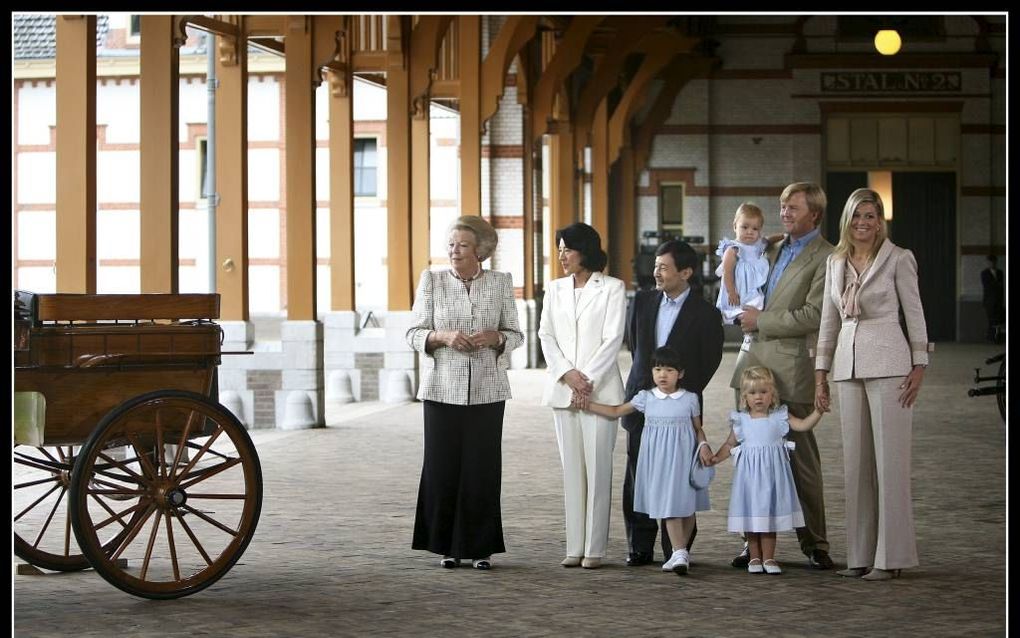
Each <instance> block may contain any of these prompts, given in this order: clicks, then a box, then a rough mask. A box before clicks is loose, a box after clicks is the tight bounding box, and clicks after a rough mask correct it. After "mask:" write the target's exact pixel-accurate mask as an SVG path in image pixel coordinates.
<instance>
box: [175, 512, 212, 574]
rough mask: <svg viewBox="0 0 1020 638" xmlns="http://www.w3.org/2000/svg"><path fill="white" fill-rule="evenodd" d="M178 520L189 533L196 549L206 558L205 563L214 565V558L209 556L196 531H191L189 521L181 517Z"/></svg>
mask: <svg viewBox="0 0 1020 638" xmlns="http://www.w3.org/2000/svg"><path fill="white" fill-rule="evenodd" d="M177 520H178V521H179V522H180V524H181V527H183V528H184V531H185V533H187V535H188V538H190V539H191V542H192V544H193V545H194V546H195V549H197V550H198V553H199V554H201V555H202V558H203V559H205V564H206V565H212V559H211V558H209V554H207V553H206V551H205V548H204V547H202V543H200V542H199V541H198V538H197V537H196V536H195V532H193V531H191V526H190V525H188V522H187V521H186V520H184V519H183V518H180V517H178V518H177Z"/></svg>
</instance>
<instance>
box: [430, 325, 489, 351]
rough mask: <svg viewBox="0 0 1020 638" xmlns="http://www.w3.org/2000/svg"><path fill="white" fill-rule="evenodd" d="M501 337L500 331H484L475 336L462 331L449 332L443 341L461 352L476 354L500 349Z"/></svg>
mask: <svg viewBox="0 0 1020 638" xmlns="http://www.w3.org/2000/svg"><path fill="white" fill-rule="evenodd" d="M499 335H500V333H499V331H498V330H482V331H481V332H476V333H474V334H468V333H466V332H464V331H462V330H447V331H446V332H443V333H442V337H441V341H442V342H443V343H444V344H446V345H447V346H449V347H451V348H453V349H454V350H457V351H459V352H474V351H475V350H480V349H482V348H486V347H492V348H496V347H499V342H500V336H499Z"/></svg>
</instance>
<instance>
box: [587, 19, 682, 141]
mask: <svg viewBox="0 0 1020 638" xmlns="http://www.w3.org/2000/svg"><path fill="white" fill-rule="evenodd" d="M667 19H668V16H640V17H635V16H623V17H619V18H616V21H617V23H618V24H619V25H620V26H619V30H618V31H617V33H616V35H615V36H614V37H613V40H612V42H611V43H610V45H609V47H608V50H607V51H606V54H605V55H604V56H603V57H602V59H601V60H599V61H598V64H597V65H596V67H595V73H594V74H593V75H592V77H591V79H590V80H589V81H588V83H587V84H586V85H585V87H584V89H583V90H582V91H581V95H580V97H579V98H578V100H577V109H576V110H575V113H574V123H575V126H576V129H577V130H578V131H588V130H591V122H592V118H593V117H594V116H595V111H596V109H597V108H598V107H599V105H600V104H602V101H603V100H605V98H606V96H607V95H608V94H609V91H611V90H612V89H613V87H615V86H617V84H618V83H619V81H620V80H619V76H620V72H621V71H622V70H623V64H624V62H625V61H626V60H627V56H629V55H630V54H631V53H633V52H634V51H635V50H637V49H638V47H639V46H641V45H642V43H644V42H645V41H646V40H662V39H664V38H666V37H668V36H666V35H665V34H662V33H659V32H656V31H655V29H656V28H658V27H660V26H662V25H663V24H665V22H666V21H667ZM576 143H577V145H578V146H579V147H583V146H586V145H587V144H589V143H590V140H589V139H588V138H586V137H585V136H582V135H578V136H577V141H576Z"/></svg>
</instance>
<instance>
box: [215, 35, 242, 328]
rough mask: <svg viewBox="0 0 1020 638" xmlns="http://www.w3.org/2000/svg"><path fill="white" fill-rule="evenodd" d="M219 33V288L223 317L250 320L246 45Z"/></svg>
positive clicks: (217, 245) (217, 230)
mask: <svg viewBox="0 0 1020 638" xmlns="http://www.w3.org/2000/svg"><path fill="white" fill-rule="evenodd" d="M237 24H238V27H239V28H240V33H241V35H240V37H241V41H242V44H241V45H240V46H239V45H238V43H237V41H236V40H232V39H229V38H224V37H222V36H221V37H217V38H216V46H217V55H216V78H217V80H218V82H219V89H217V91H216V190H217V191H219V197H220V199H219V203H218V204H217V207H216V261H217V264H216V291H217V292H218V293H219V294H220V318H221V319H223V320H225V321H247V320H248V48H247V47H246V46H244V45H243V42H245V41H246V40H247V38H246V37H245V35H244V34H245V23H244V20H243V19H240V18H238V19H237Z"/></svg>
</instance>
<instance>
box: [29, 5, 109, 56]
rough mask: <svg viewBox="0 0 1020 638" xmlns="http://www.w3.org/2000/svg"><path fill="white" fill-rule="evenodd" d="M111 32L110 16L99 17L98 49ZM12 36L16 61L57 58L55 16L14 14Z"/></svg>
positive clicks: (97, 29)
mask: <svg viewBox="0 0 1020 638" xmlns="http://www.w3.org/2000/svg"><path fill="white" fill-rule="evenodd" d="M109 31H110V20H109V16H105V15H100V16H97V17H96V48H97V49H102V48H103V44H104V43H105V42H106V35H107V33H109ZM11 36H12V39H13V44H14V59H15V60H40V59H43V60H45V59H52V58H55V57H57V17H56V16H55V15H32V14H14V15H13V16H11Z"/></svg>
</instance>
